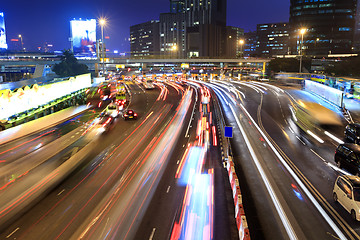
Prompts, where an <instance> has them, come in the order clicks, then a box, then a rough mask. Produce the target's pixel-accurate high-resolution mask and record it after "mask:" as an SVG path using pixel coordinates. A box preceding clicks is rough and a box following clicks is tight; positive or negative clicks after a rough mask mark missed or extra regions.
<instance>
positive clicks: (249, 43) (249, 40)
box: [244, 31, 258, 57]
mask: <svg viewBox="0 0 360 240" xmlns="http://www.w3.org/2000/svg"><path fill="white" fill-rule="evenodd" d="M257 43H258V39H257V32H256V31H252V32H247V33H244V57H257V56H258V52H257V48H258V44H257Z"/></svg>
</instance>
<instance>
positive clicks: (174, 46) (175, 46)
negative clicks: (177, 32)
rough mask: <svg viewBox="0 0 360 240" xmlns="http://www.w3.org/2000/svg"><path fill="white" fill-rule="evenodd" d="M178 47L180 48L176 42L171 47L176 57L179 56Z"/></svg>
mask: <svg viewBox="0 0 360 240" xmlns="http://www.w3.org/2000/svg"><path fill="white" fill-rule="evenodd" d="M177 49H178V47H177V45H176V43H175V44H174V45H173V46H172V47H171V51H172V52H173V53H174V58H176V57H177V56H176V55H177V54H176V53H177V52H176V51H177Z"/></svg>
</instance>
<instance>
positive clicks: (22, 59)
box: [0, 53, 270, 81]
mask: <svg viewBox="0 0 360 240" xmlns="http://www.w3.org/2000/svg"><path fill="white" fill-rule="evenodd" d="M269 61H270V59H261V58H242V59H206V58H190V59H175V58H164V59H160V58H153V59H137V58H117V57H112V58H105V61H104V62H102V59H79V62H80V63H83V64H86V65H87V66H88V67H89V70H90V71H92V72H97V71H98V70H101V69H102V68H103V67H104V68H105V69H106V70H112V71H116V70H117V71H121V70H126V69H129V68H131V69H136V70H139V69H141V70H142V71H148V70H154V71H157V70H160V71H162V70H168V69H173V70H180V69H184V70H191V69H200V68H203V69H227V68H229V69H230V68H231V69H246V68H249V69H257V70H261V71H264V70H265V68H266V63H268V62H269ZM59 62H60V56H58V55H48V54H46V55H44V54H41V53H32V54H30V53H22V54H21V55H20V54H19V53H17V54H16V55H14V56H12V55H10V54H8V55H6V56H0V76H3V80H4V81H14V80H8V79H6V74H7V75H8V76H11V74H13V75H14V74H18V75H19V76H18V79H16V80H19V79H26V78H37V77H44V76H46V75H47V74H48V73H50V72H51V71H50V70H51V67H52V66H53V65H55V64H56V63H59ZM0 81H1V77H0Z"/></svg>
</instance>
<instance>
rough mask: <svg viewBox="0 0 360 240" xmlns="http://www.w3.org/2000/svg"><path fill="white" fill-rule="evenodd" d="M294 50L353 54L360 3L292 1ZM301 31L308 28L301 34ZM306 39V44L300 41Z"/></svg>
mask: <svg viewBox="0 0 360 240" xmlns="http://www.w3.org/2000/svg"><path fill="white" fill-rule="evenodd" d="M290 3H291V5H290V22H289V23H290V28H291V33H290V37H291V49H292V52H293V53H294V54H299V53H300V45H303V47H302V52H303V53H304V54H305V55H328V54H343V53H351V52H352V46H353V39H354V28H355V14H356V4H357V0H291V1H290ZM300 29H306V31H305V32H304V33H303V34H301V30H300ZM302 37H303V42H302V41H301V39H302Z"/></svg>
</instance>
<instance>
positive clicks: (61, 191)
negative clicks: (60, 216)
mask: <svg viewBox="0 0 360 240" xmlns="http://www.w3.org/2000/svg"><path fill="white" fill-rule="evenodd" d="M63 192H65V189H63V190H62V191H61V192H59V193H58V194H57V195H58V196H60V195H61V194H62V193H63Z"/></svg>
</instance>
